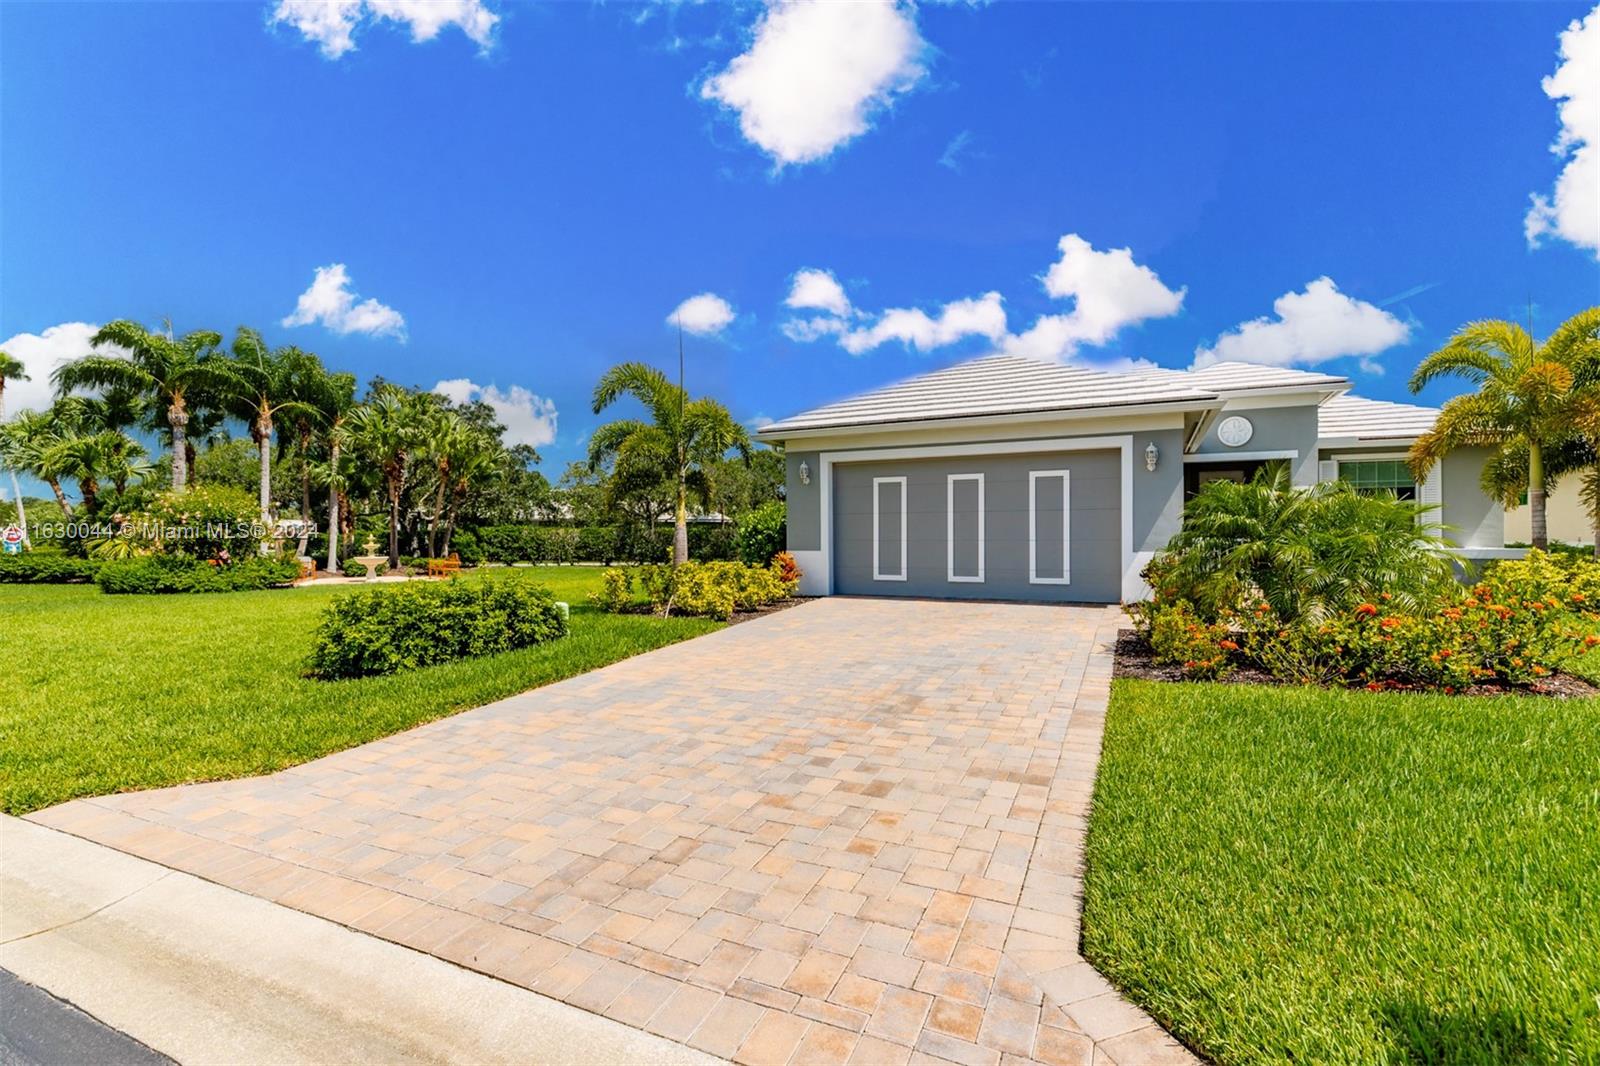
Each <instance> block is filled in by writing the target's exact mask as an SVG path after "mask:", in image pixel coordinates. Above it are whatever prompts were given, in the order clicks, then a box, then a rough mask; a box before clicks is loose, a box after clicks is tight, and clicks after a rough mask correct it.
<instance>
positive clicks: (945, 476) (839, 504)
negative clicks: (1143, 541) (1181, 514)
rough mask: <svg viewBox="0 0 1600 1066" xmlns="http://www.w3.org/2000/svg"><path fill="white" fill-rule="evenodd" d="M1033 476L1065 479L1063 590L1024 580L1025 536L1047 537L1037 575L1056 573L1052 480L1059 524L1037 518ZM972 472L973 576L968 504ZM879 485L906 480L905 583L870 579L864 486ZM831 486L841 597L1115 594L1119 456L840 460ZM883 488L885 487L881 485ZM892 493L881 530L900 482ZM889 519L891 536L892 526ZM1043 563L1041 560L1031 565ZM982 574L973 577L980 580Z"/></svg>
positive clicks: (1103, 598)
mask: <svg viewBox="0 0 1600 1066" xmlns="http://www.w3.org/2000/svg"><path fill="white" fill-rule="evenodd" d="M1038 471H1067V472H1068V475H1069V476H1068V478H1067V479H1066V480H1067V493H1068V495H1067V501H1068V508H1067V519H1066V521H1067V529H1068V551H1067V555H1068V570H1067V572H1068V578H1069V580H1068V582H1067V583H1065V584H1060V583H1056V584H1042V583H1037V582H1035V581H1033V580H1030V569H1029V540H1030V537H1033V536H1035V535H1036V534H1038V533H1039V532H1040V531H1041V530H1042V535H1044V536H1046V537H1052V538H1054V541H1053V543H1054V547H1053V549H1046V550H1045V551H1044V553H1043V554H1036V557H1035V568H1036V571H1038V573H1039V574H1041V575H1042V576H1045V577H1050V576H1055V577H1058V578H1059V576H1060V575H1061V573H1062V570H1061V565H1062V554H1063V553H1062V551H1061V546H1060V528H1061V520H1060V510H1059V508H1060V488H1059V481H1057V482H1056V484H1055V486H1054V496H1053V497H1052V499H1051V501H1050V502H1053V505H1054V508H1055V514H1056V517H1055V518H1054V519H1053V520H1052V519H1050V518H1049V517H1048V516H1046V518H1045V519H1044V520H1043V521H1042V523H1041V519H1040V518H1039V516H1038V514H1037V513H1036V512H1037V509H1038V508H1037V506H1035V507H1034V508H1033V509H1032V510H1030V481H1032V480H1034V479H1032V478H1031V477H1030V475H1032V474H1033V473H1035V472H1038ZM980 475H981V485H982V496H983V508H982V512H981V514H982V521H981V526H982V537H981V543H982V553H981V569H980V555H979V550H978V549H979V539H980V538H979V537H978V530H979V520H978V513H977V511H976V509H975V503H976V496H977V492H978V484H979V476H980ZM883 478H904V479H905V517H906V521H905V531H904V532H905V543H906V567H905V579H904V580H903V581H887V580H877V579H874V576H873V575H874V570H873V544H874V538H873V489H872V486H873V483H874V480H875V479H883ZM833 484H834V499H833V508H832V512H833V525H834V530H833V566H834V588H835V590H836V591H838V592H841V593H846V594H855V595H878V596H884V595H912V596H939V597H954V598H976V599H1032V600H1062V601H1078V602H1115V601H1116V600H1118V599H1119V598H1120V594H1121V584H1122V582H1121V566H1122V542H1121V535H1122V511H1121V485H1122V481H1121V462H1120V456H1119V455H1118V453H1117V452H1115V451H1105V452H1054V453H1041V454H1036V455H1034V454H1030V455H1006V456H983V457H976V458H967V457H962V458H957V459H927V460H920V459H919V460H910V461H900V462H892V461H886V462H867V463H840V464H838V465H836V466H835V467H834V471H833ZM879 484H880V487H881V485H882V482H881V481H880V482H879ZM1035 488H1037V485H1036V484H1035ZM952 491H953V492H954V496H952ZM894 493H895V494H891V495H890V496H889V497H886V498H885V499H880V507H879V515H878V525H879V533H880V535H882V534H883V531H884V527H885V524H886V522H887V521H888V518H887V513H886V508H887V510H892V509H893V507H892V505H893V504H894V503H896V502H898V495H896V494H897V493H898V487H896V489H895V490H894ZM1046 495H1049V492H1048V490H1047V492H1046ZM952 502H954V504H955V505H956V506H955V510H954V512H952V508H951V505H952ZM1035 504H1037V501H1035ZM1052 521H1053V524H1052ZM894 522H895V525H894V528H893V532H895V533H896V534H898V532H899V527H898V519H897V518H896V519H895V520H894ZM878 543H879V549H880V551H879V555H880V559H879V561H880V563H888V564H889V565H888V571H889V572H890V573H894V572H897V571H896V570H895V568H894V565H893V564H894V561H895V559H897V556H893V555H892V552H890V550H889V548H890V546H889V545H887V544H886V543H885V542H883V541H882V540H881V539H880V541H879V542H878ZM1041 563H1043V564H1045V565H1044V568H1043V569H1042V570H1039V564H1041ZM980 572H981V574H982V580H981V581H980V580H976V577H977V575H978V574H979V573H980ZM952 578H955V580H952ZM963 579H966V580H963Z"/></svg>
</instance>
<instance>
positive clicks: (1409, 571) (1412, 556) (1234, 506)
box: [1149, 464, 1452, 622]
mask: <svg viewBox="0 0 1600 1066" xmlns="http://www.w3.org/2000/svg"><path fill="white" fill-rule="evenodd" d="M1431 510H1432V507H1431V505H1425V504H1420V503H1414V502H1411V501H1407V500H1399V499H1396V498H1395V497H1394V496H1393V495H1392V494H1382V495H1377V496H1363V495H1361V494H1360V493H1358V492H1356V491H1355V489H1353V488H1352V487H1351V486H1349V485H1347V484H1344V483H1342V482H1333V483H1330V484H1326V485H1319V486H1317V487H1315V488H1297V487H1295V486H1294V485H1292V484H1290V481H1289V471H1288V468H1287V467H1286V466H1285V465H1283V464H1272V465H1270V466H1268V467H1265V468H1263V469H1262V471H1261V472H1260V473H1258V474H1257V475H1256V477H1255V478H1254V479H1252V480H1251V481H1249V482H1245V483H1238V482H1232V481H1221V480H1219V481H1212V482H1208V483H1207V484H1206V485H1205V486H1204V487H1203V488H1202V489H1201V490H1200V492H1199V493H1198V494H1197V495H1196V496H1195V497H1194V498H1193V499H1191V500H1190V501H1189V502H1188V504H1187V505H1186V506H1185V508H1184V513H1183V528H1182V529H1181V530H1180V531H1179V532H1178V533H1177V534H1176V535H1175V536H1174V537H1173V538H1172V540H1171V541H1170V542H1168V545H1167V548H1166V550H1165V551H1163V552H1162V553H1161V554H1160V555H1158V556H1157V557H1156V559H1155V560H1154V561H1153V562H1152V563H1151V566H1150V569H1149V579H1150V582H1151V585H1152V587H1153V588H1154V590H1155V594H1156V599H1157V601H1158V602H1160V601H1163V600H1186V601H1188V602H1189V603H1190V604H1192V605H1193V606H1194V607H1195V608H1196V609H1197V610H1198V611H1199V612H1200V614H1201V616H1202V618H1203V620H1205V621H1208V622H1209V621H1216V620H1218V619H1220V618H1225V617H1226V616H1227V615H1229V614H1230V613H1235V612H1240V611H1243V610H1244V609H1245V607H1246V605H1247V604H1253V603H1256V602H1257V601H1262V602H1265V603H1266V604H1267V605H1268V607H1269V608H1270V609H1271V611H1272V612H1273V614H1274V615H1275V616H1276V618H1278V619H1279V620H1281V621H1284V622H1289V621H1295V620H1297V619H1300V618H1302V617H1311V618H1316V617H1321V616H1324V615H1327V614H1330V613H1335V612H1339V611H1342V610H1346V609H1348V607H1349V606H1350V605H1352V604H1355V603H1359V602H1362V601H1363V600H1366V599H1370V598H1372V597H1375V596H1378V595H1379V594H1381V593H1388V594H1389V595H1391V596H1392V597H1394V599H1395V601H1396V605H1397V607H1403V608H1405V609H1408V610H1415V609H1418V607H1419V606H1420V605H1422V604H1424V603H1427V602H1431V600H1432V598H1433V596H1434V595H1436V593H1437V591H1438V589H1439V588H1441V587H1442V586H1444V585H1445V584H1447V583H1448V582H1450V581H1451V580H1452V570H1451V565H1452V564H1451V559H1452V557H1451V555H1450V553H1449V552H1448V551H1447V550H1446V546H1445V543H1444V541H1443V540H1442V539H1441V538H1440V535H1439V534H1440V530H1441V528H1442V527H1440V526H1439V525H1438V524H1437V523H1435V522H1432V521H1430V520H1429V513H1430V511H1431Z"/></svg>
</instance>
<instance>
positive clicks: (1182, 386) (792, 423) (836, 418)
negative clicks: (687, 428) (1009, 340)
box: [760, 355, 1218, 437]
mask: <svg viewBox="0 0 1600 1066" xmlns="http://www.w3.org/2000/svg"><path fill="white" fill-rule="evenodd" d="M1217 400H1218V396H1217V394H1216V393H1215V392H1212V391H1210V390H1207V389H1203V388H1197V387H1196V386H1195V385H1194V384H1192V383H1191V382H1190V381H1189V380H1188V379H1187V377H1186V376H1185V375H1182V374H1179V375H1177V376H1176V377H1175V378H1167V377H1157V376H1150V377H1139V376H1136V375H1129V374H1112V373H1106V372H1105V371H1100V370H1087V369H1085V368H1083V367H1075V366H1063V365H1061V364H1059V363H1045V362H1040V361H1039V360H1036V359H1025V358H1023V357H1021V356H1015V355H991V356H984V357H983V358H980V359H973V360H969V361H968V362H965V363H957V364H956V365H955V366H952V367H946V368H945V369H943V370H935V371H934V372H932V373H930V374H922V375H919V376H917V377H914V378H910V379H908V380H906V381H901V382H897V383H896V384H893V385H888V386H885V387H884V388H881V389H873V390H872V391H871V392H865V393H862V394H861V395H859V396H853V397H851V398H850V399H848V400H841V401H839V402H838V403H831V404H826V405H824V406H822V407H816V408H813V409H812V410H810V411H805V412H803V413H801V414H798V415H795V416H793V417H792V418H785V419H783V420H781V421H778V422H774V423H772V424H771V425H769V426H765V427H763V428H762V429H761V431H760V436H763V437H782V436H783V435H784V434H785V433H789V432H794V431H797V430H808V429H834V428H848V427H851V426H868V425H882V424H884V423H894V422H925V421H930V420H934V419H945V418H977V417H982V416H985V415H1014V414H1033V413H1039V414H1046V413H1052V412H1068V411H1083V410H1095V409H1104V408H1108V407H1136V406H1146V405H1150V404H1172V405H1174V406H1178V407H1205V406H1213V405H1215V403H1216V401H1217Z"/></svg>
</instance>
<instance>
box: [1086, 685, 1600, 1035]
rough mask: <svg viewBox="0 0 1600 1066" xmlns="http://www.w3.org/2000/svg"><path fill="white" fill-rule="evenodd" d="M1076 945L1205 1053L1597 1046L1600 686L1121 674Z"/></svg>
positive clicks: (1113, 704)
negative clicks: (1595, 695) (1598, 695)
mask: <svg viewBox="0 0 1600 1066" xmlns="http://www.w3.org/2000/svg"><path fill="white" fill-rule="evenodd" d="M1083 941H1084V949H1085V954H1086V955H1087V956H1088V957H1089V959H1090V960H1091V961H1093V962H1094V963H1095V965H1096V966H1098V967H1099V968H1100V969H1101V971H1102V972H1104V973H1105V974H1106V975H1107V976H1108V977H1109V978H1110V979H1111V980H1112V981H1113V982H1115V983H1116V984H1117V985H1119V986H1120V987H1122V988H1123V989H1125V990H1126V991H1127V992H1128V993H1129V994H1130V995H1131V997H1132V998H1133V999H1134V1000H1135V1001H1137V1002H1139V1003H1141V1004H1143V1005H1144V1006H1145V1007H1146V1008H1147V1009H1149V1010H1150V1012H1151V1013H1152V1014H1154V1015H1155V1016H1156V1017H1157V1018H1159V1019H1161V1020H1162V1021H1163V1022H1164V1023H1166V1024H1167V1025H1168V1026H1169V1027H1170V1028H1171V1029H1172V1031H1173V1032H1174V1033H1175V1034H1177V1035H1178V1036H1179V1037H1180V1038H1181V1039H1183V1040H1184V1041H1185V1042H1187V1043H1188V1044H1190V1045H1191V1046H1192V1047H1195V1048H1197V1049H1199V1050H1201V1051H1202V1052H1203V1053H1205V1054H1206V1055H1208V1056H1210V1057H1211V1058H1213V1059H1215V1060H1216V1061H1218V1062H1222V1063H1257V1062H1352V1063H1356V1062H1360V1063H1400V1062H1437V1063H1446V1062H1482V1063H1518V1062H1572V1063H1576V1062H1596V1061H1600V700H1587V701H1579V700H1573V701H1561V700H1552V699H1536V698H1514V697H1502V698H1496V699H1478V698H1471V699H1461V698H1451V697H1444V696H1438V697H1435V696H1415V695H1391V694H1385V695H1372V694H1368V693H1364V692H1344V691H1337V692H1329V691H1318V690H1302V689H1291V688H1264V687H1256V686H1246V685H1216V684H1185V685H1171V684H1160V683H1155V682H1142V681H1129V680H1122V681H1118V682H1116V684H1115V686H1114V691H1113V696H1112V702H1111V708H1110V711H1109V715H1108V718H1107V723H1106V734H1105V753H1104V755H1103V757H1102V761H1101V764H1100V775H1099V780H1098V782H1097V784H1096V789H1095V798H1094V812H1093V816H1092V818H1091V821H1090V829H1089V839H1088V873H1087V878H1086V900H1085V910H1084V923H1083Z"/></svg>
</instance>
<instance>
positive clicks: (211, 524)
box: [118, 484, 268, 559]
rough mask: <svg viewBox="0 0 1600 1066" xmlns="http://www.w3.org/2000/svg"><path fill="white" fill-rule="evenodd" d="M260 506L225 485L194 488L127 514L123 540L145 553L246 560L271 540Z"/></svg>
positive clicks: (166, 494)
mask: <svg viewBox="0 0 1600 1066" xmlns="http://www.w3.org/2000/svg"><path fill="white" fill-rule="evenodd" d="M267 534H268V530H266V529H264V528H263V527H262V526H261V521H260V502H259V501H258V500H257V499H256V498H255V497H253V496H251V495H250V494H249V493H246V492H241V491H240V490H239V489H235V488H229V487H228V486H226V485H206V484H200V485H195V486H194V487H192V488H190V489H189V490H188V491H186V492H184V493H182V494H177V493H173V492H163V493H160V494H159V495H157V496H156V497H155V499H153V500H152V501H151V503H150V506H149V507H148V508H146V509H145V510H143V511H136V512H133V513H131V514H127V515H124V516H123V518H122V532H120V533H119V534H118V536H119V537H127V538H129V539H131V540H132V541H133V542H134V544H135V545H136V547H137V548H138V549H139V550H141V551H144V550H149V549H154V550H156V551H161V552H167V553H172V554H177V555H180V556H190V557H193V558H197V559H213V558H216V557H217V555H219V554H220V553H221V552H224V551H226V552H228V553H229V554H231V555H236V556H241V557H242V556H244V555H245V554H246V553H248V552H251V551H254V550H255V548H256V545H257V544H259V543H260V542H261V541H262V540H263V539H265V538H266V536H267Z"/></svg>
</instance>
